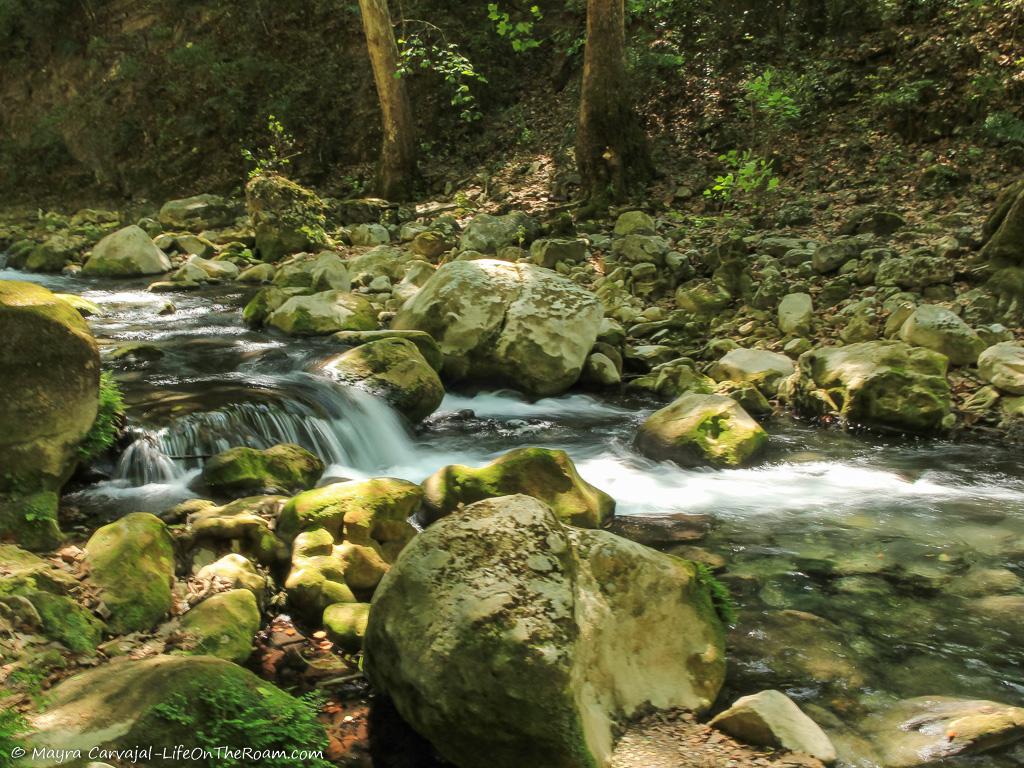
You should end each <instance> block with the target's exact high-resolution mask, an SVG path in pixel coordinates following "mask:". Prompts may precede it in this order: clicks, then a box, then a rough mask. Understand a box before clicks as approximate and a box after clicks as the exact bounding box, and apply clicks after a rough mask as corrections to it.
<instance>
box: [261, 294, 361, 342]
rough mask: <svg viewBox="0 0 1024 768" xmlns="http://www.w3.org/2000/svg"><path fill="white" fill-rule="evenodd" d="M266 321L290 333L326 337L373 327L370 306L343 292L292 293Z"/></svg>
mask: <svg viewBox="0 0 1024 768" xmlns="http://www.w3.org/2000/svg"><path fill="white" fill-rule="evenodd" d="M266 323H267V325H270V326H273V327H274V328H277V329H278V330H280V331H284V332H285V333H287V334H289V335H292V336H326V335H328V334H331V333H337V332H338V331H372V330H374V329H376V328H377V319H376V311H375V310H374V308H373V305H372V304H370V302H369V301H367V300H366V299H364V298H363V297H362V296H357V295H356V294H354V293H345V292H344V291H323V292H321V293H314V294H313V295H311V296H293V297H291V298H290V299H288V300H287V301H285V302H284V303H283V304H281V305H280V306H279V307H278V308H277V309H275V310H274V311H273V312H271V313H270V314H269V315H268V316H267V319H266Z"/></svg>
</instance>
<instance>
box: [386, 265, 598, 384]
mask: <svg viewBox="0 0 1024 768" xmlns="http://www.w3.org/2000/svg"><path fill="white" fill-rule="evenodd" d="M603 315H604V310H603V308H602V306H601V303H600V301H599V300H598V299H597V297H596V296H595V295H594V294H592V293H590V292H589V291H587V290H585V289H583V288H581V287H580V286H578V285H576V284H575V283H573V282H572V281H570V280H568V279H566V278H564V277H562V276H561V275H559V274H557V273H555V272H552V271H551V270H548V269H543V268H542V267H537V266H534V265H532V264H509V263H506V262H503V261H497V260H493V259H479V260H476V261H457V262H452V263H449V264H445V265H444V266H443V267H441V268H440V269H438V270H437V272H436V273H435V274H434V275H433V277H431V278H430V280H429V281H427V283H426V285H425V286H424V287H423V288H422V289H421V290H420V291H419V292H418V293H417V294H416V295H415V296H414V297H413V298H412V299H410V300H409V301H408V302H407V303H406V304H405V305H404V306H403V307H402V309H401V311H400V312H399V313H398V315H397V316H396V317H395V320H394V322H393V323H392V327H393V328H395V329H398V330H420V331H426V332H427V333H429V334H430V335H431V336H433V337H434V339H435V340H436V341H437V343H438V345H439V346H440V347H441V352H442V353H443V354H444V368H443V369H442V373H443V375H444V377H445V378H446V379H448V380H451V381H479V382H492V383H493V382H495V381H500V382H501V383H502V384H503V385H505V386H512V387H515V388H518V389H521V390H523V391H526V392H529V393H531V394H535V395H552V394H557V393H559V392H563V391H565V390H566V389H568V388H569V387H570V386H572V385H573V384H574V383H575V382H576V380H577V379H578V378H579V376H580V373H581V372H582V370H583V365H584V363H585V362H586V359H587V355H589V354H590V351H591V349H592V348H593V346H594V341H595V340H596V339H597V332H598V328H599V325H600V321H601V318H602V317H603Z"/></svg>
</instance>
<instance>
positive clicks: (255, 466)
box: [201, 443, 324, 497]
mask: <svg viewBox="0 0 1024 768" xmlns="http://www.w3.org/2000/svg"><path fill="white" fill-rule="evenodd" d="M323 471H324V464H323V462H322V461H320V459H318V458H317V457H316V456H314V455H313V454H312V453H310V452H309V451H307V450H306V449H305V448H303V447H302V446H299V445H291V444H288V443H284V444H282V445H275V446H272V447H270V448H267V449H266V450H262V451H261V450H259V449H256V448H246V447H239V448H229V449H228V450H226V451H224V452H223V453H218V454H217V455H216V456H213V457H212V458H211V459H210V460H209V461H207V462H206V465H205V466H204V467H203V474H202V476H201V481H202V483H203V485H205V486H206V487H207V488H210V489H211V490H212V491H214V492H215V493H218V494H221V495H224V496H229V497H241V496H258V495H262V494H275V493H280V494H287V495H290V494H293V493H298V492H299V491H305V490H307V489H309V488H312V487H313V486H314V485H315V484H316V481H317V480H319V479H320V475H321V474H323Z"/></svg>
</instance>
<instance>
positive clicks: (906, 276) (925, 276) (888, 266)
mask: <svg viewBox="0 0 1024 768" xmlns="http://www.w3.org/2000/svg"><path fill="white" fill-rule="evenodd" d="M954 277H955V273H954V269H953V262H951V261H950V260H949V259H947V258H945V257H943V256H936V255H935V254H934V253H932V252H931V251H930V250H929V249H918V250H916V251H911V252H910V253H908V254H906V255H905V256H889V257H888V258H885V259H883V260H882V263H881V264H879V265H878V271H877V272H876V273H875V284H876V285H881V286H899V287H900V288H906V289H908V290H913V291H923V290H924V289H925V288H927V287H929V286H932V285H948V284H950V283H952V282H953V278H954Z"/></svg>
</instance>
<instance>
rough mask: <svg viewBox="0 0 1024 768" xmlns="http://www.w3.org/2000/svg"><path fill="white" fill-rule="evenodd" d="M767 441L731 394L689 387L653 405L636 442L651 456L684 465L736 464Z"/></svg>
mask: <svg viewBox="0 0 1024 768" xmlns="http://www.w3.org/2000/svg"><path fill="white" fill-rule="evenodd" d="M767 444H768V433H767V432H765V431H764V429H762V428H761V425H760V424H758V423H757V422H756V421H754V419H753V418H752V417H751V416H750V414H748V413H747V412H746V411H745V410H743V407H742V406H741V405H740V404H739V403H737V402H736V401H735V400H733V399H732V398H731V397H726V396H724V395H704V394H699V393H696V392H691V393H687V394H685V395H683V396H682V397H680V398H679V399H678V400H676V401H675V402H673V403H672V404H671V405H668V406H666V407H665V408H662V409H661V410H660V411H655V412H654V413H653V414H651V415H650V416H649V417H648V418H647V420H646V421H645V422H644V423H643V424H642V425H641V426H640V431H639V432H638V433H637V437H636V445H637V448H639V450H640V452H641V453H643V454H644V455H645V456H648V457H650V458H652V459H657V460H659V461H662V460H670V461H674V462H675V463H677V464H679V465H680V466H683V467H699V466H704V465H709V464H710V465H711V466H718V467H739V466H742V465H744V464H746V463H748V462H750V461H751V460H753V459H755V458H756V457H757V456H758V454H759V453H760V452H761V451H762V450H763V449H764V448H765V446H767Z"/></svg>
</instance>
